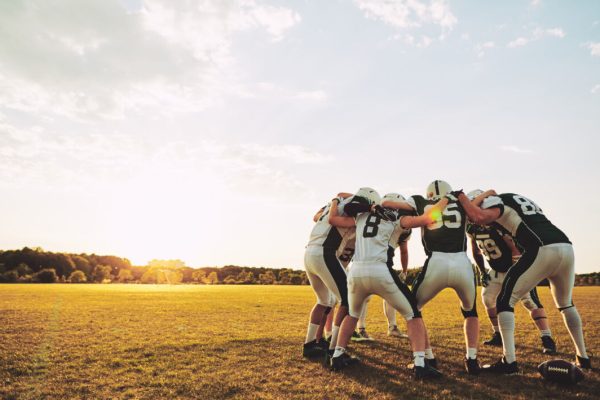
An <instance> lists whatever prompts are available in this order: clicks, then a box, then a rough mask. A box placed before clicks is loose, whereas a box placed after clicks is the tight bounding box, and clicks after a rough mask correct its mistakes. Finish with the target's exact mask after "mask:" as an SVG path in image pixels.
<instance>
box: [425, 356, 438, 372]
mask: <svg viewBox="0 0 600 400" xmlns="http://www.w3.org/2000/svg"><path fill="white" fill-rule="evenodd" d="M425 365H427V366H428V367H431V368H433V369H435V370H437V367H438V365H437V359H436V358H426V359H425Z"/></svg>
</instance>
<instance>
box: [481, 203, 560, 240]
mask: <svg viewBox="0 0 600 400" xmlns="http://www.w3.org/2000/svg"><path fill="white" fill-rule="evenodd" d="M481 207H482V208H493V207H498V208H500V212H501V214H500V218H498V219H497V220H496V221H495V222H496V223H497V224H499V225H501V226H502V227H503V228H504V229H506V230H507V231H508V232H510V234H511V236H512V237H513V238H514V239H515V242H516V243H517V244H518V245H519V246H520V247H522V248H524V249H528V248H532V247H540V246H545V245H548V244H553V243H571V242H570V241H569V238H568V237H567V235H565V234H564V233H563V231H561V230H560V229H558V228H557V227H556V226H555V225H554V224H552V222H550V221H549V220H548V218H546V216H545V215H544V212H543V211H542V209H541V208H540V207H539V206H538V205H537V204H535V203H534V202H533V201H531V200H529V199H528V198H526V197H524V196H521V195H520V194H515V193H503V194H501V195H499V196H490V197H488V198H486V199H485V200H484V201H483V203H482V205H481Z"/></svg>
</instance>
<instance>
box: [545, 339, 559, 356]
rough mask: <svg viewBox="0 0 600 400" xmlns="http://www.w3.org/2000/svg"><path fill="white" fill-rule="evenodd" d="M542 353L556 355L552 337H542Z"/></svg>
mask: <svg viewBox="0 0 600 400" xmlns="http://www.w3.org/2000/svg"><path fill="white" fill-rule="evenodd" d="M542 353H544V354H556V343H554V339H552V336H542Z"/></svg>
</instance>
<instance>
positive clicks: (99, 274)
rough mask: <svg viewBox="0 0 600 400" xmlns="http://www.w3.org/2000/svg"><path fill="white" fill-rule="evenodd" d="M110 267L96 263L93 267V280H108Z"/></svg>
mask: <svg viewBox="0 0 600 400" xmlns="http://www.w3.org/2000/svg"><path fill="white" fill-rule="evenodd" d="M111 271H112V268H111V267H110V266H109V265H96V268H94V281H95V282H101V283H102V282H106V281H108V282H110V278H111V276H110V272H111Z"/></svg>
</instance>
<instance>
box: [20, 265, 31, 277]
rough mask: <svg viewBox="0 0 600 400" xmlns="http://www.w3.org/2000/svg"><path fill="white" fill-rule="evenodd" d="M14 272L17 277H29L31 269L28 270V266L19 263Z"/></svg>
mask: <svg viewBox="0 0 600 400" xmlns="http://www.w3.org/2000/svg"><path fill="white" fill-rule="evenodd" d="M16 271H17V273H18V274H19V276H23V275H31V274H32V273H33V271H32V270H31V268H29V265H27V264H25V263H20V264H19V266H18V267H17V270H16Z"/></svg>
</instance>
